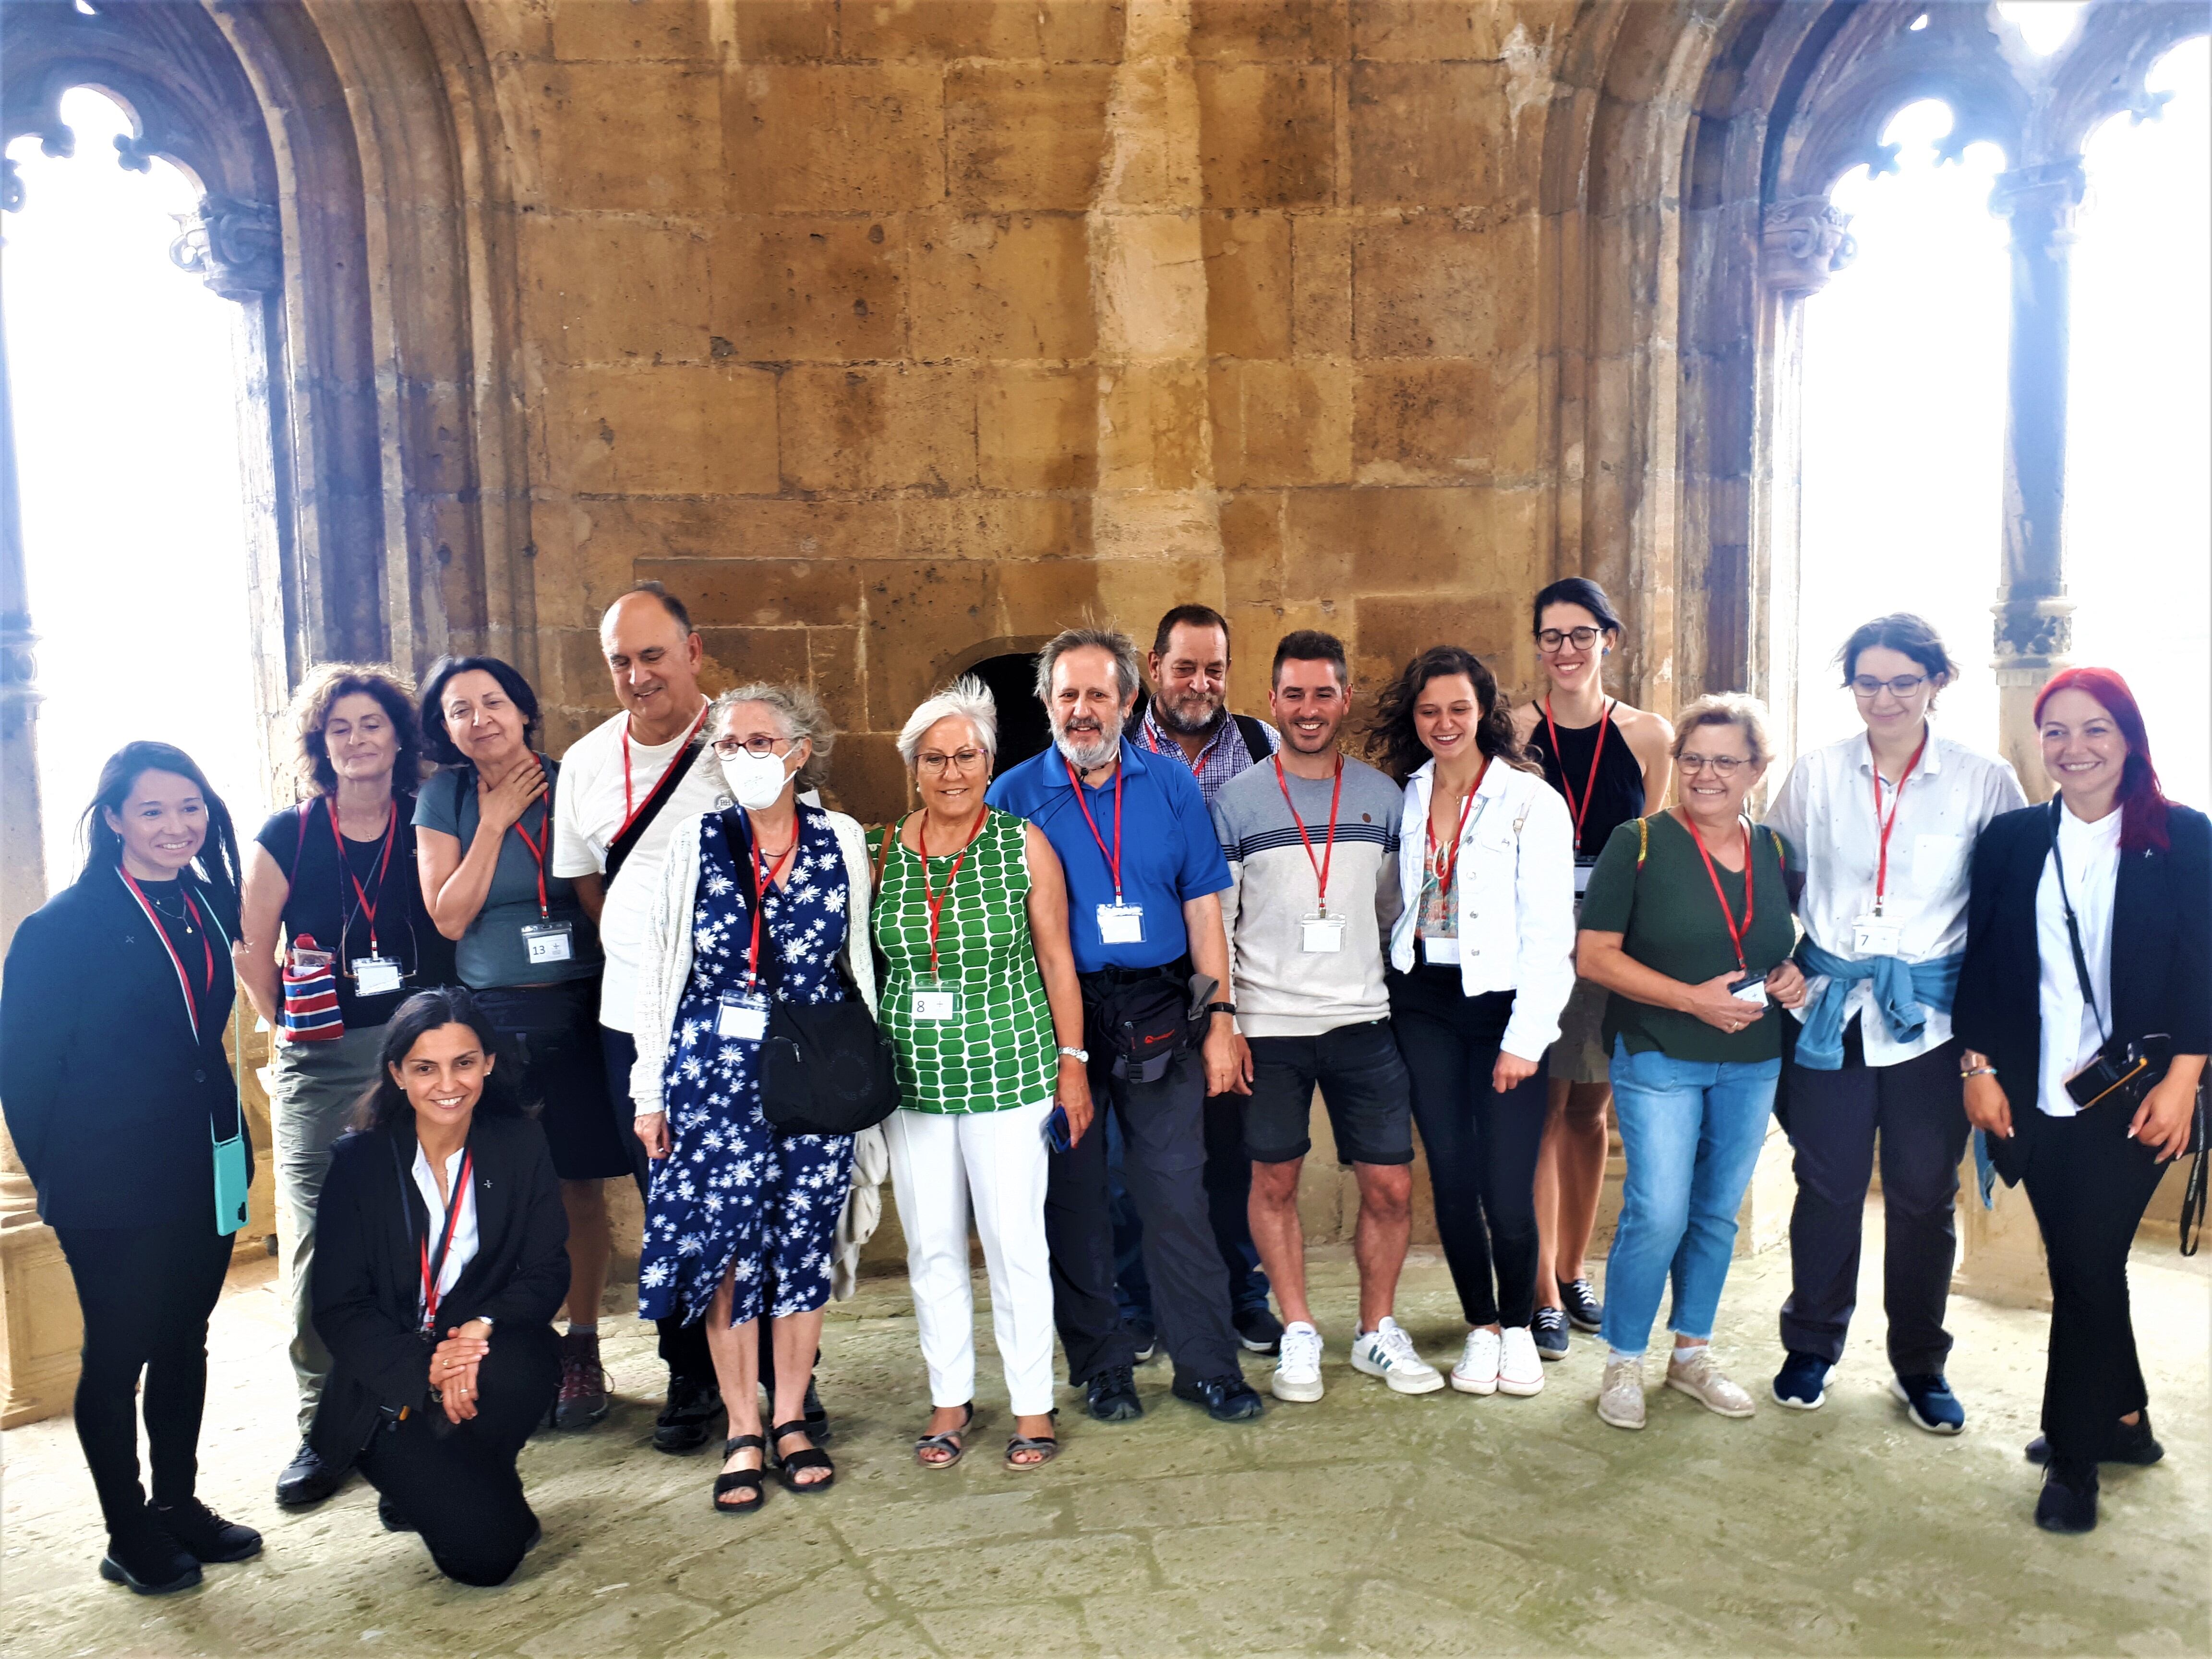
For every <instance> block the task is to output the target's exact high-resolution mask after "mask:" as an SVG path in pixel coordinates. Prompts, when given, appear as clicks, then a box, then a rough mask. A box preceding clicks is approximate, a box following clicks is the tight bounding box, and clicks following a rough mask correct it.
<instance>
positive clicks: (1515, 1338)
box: [1498, 1325, 1544, 1396]
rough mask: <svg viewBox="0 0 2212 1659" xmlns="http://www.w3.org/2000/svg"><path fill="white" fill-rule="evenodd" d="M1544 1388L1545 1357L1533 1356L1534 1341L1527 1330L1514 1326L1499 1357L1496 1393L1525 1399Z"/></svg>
mask: <svg viewBox="0 0 2212 1659" xmlns="http://www.w3.org/2000/svg"><path fill="white" fill-rule="evenodd" d="M1543 1387H1544V1357H1543V1355H1541V1354H1540V1353H1538V1352H1536V1339H1535V1337H1534V1335H1532V1334H1530V1332H1529V1330H1528V1327H1527V1326H1525V1325H1516V1326H1513V1327H1512V1328H1510V1329H1508V1330H1507V1331H1506V1333H1505V1339H1504V1346H1503V1348H1502V1349H1501V1351H1500V1352H1499V1354H1498V1393H1500V1394H1514V1395H1523V1396H1526V1395H1532V1394H1537V1393H1540V1392H1541V1391H1542V1389H1543Z"/></svg>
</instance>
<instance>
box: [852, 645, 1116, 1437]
mask: <svg viewBox="0 0 2212 1659" xmlns="http://www.w3.org/2000/svg"><path fill="white" fill-rule="evenodd" d="M998 735H999V718H998V706H997V704H996V703H995V702H994V700H993V699H992V696H991V693H990V691H989V690H988V689H987V687H986V686H985V685H984V684H982V682H981V681H980V680H975V679H963V680H960V681H958V682H957V684H953V685H951V686H950V687H948V688H946V689H945V690H943V691H940V692H939V693H938V694H937V695H936V696H933V697H932V698H930V699H929V701H928V702H925V703H923V704H922V705H921V708H917V709H915V711H914V714H912V715H911V716H910V717H909V718H908V720H907V723H906V726H905V729H904V730H903V731H902V732H900V733H899V740H898V746H899V754H900V756H901V757H902V758H903V759H904V760H905V762H906V763H907V769H908V772H909V773H910V774H911V775H912V776H913V778H914V781H915V788H916V789H917V790H918V791H919V792H920V793H921V811H919V812H915V813H913V814H911V815H910V816H908V817H907V818H906V819H905V820H904V821H903V822H902V823H899V824H897V825H896V826H894V828H893V829H887V830H884V831H882V832H880V833H879V835H878V838H877V842H876V856H875V865H876V869H877V871H878V878H877V879H878V886H879V889H880V891H879V893H878V897H877V900H876V903H875V908H874V916H873V921H874V929H875V936H876V943H877V944H878V945H880V946H881V947H882V948H883V952H884V957H885V958H886V960H887V961H888V962H889V963H890V975H889V977H888V979H887V981H886V982H885V984H884V995H883V1003H882V1010H881V1019H882V1024H883V1030H884V1035H885V1036H888V1037H889V1038H890V1041H891V1045H892V1047H893V1048H894V1050H895V1051H896V1054H897V1056H898V1073H899V1094H900V1097H901V1099H902V1102H903V1104H902V1106H901V1108H900V1109H899V1110H897V1111H896V1112H894V1113H892V1114H891V1115H890V1118H889V1119H887V1120H886V1121H884V1143H885V1145H886V1146H888V1147H889V1148H890V1159H891V1180H892V1182H894V1183H895V1185H896V1191H897V1193H898V1207H899V1220H900V1222H901V1224H902V1225H903V1227H904V1229H905V1231H906V1243H907V1258H906V1259H907V1278H908V1283H909V1285H910V1286H911V1288H912V1289H913V1291H914V1312H915V1323H916V1325H917V1326H919V1327H920V1328H921V1353H922V1358H923V1360H924V1362H925V1363H926V1364H927V1366H928V1369H929V1398H930V1404H931V1405H932V1406H933V1407H934V1408H935V1409H934V1410H933V1411H932V1413H930V1419H929V1424H928V1426H927V1429H926V1430H924V1431H923V1433H922V1435H921V1437H920V1438H919V1439H918V1440H916V1441H915V1449H914V1455H915V1461H916V1462H919V1463H921V1465H922V1467H923V1468H951V1466H952V1465H953V1464H955V1463H957V1462H959V1461H960V1458H961V1455H962V1454H963V1449H964V1447H963V1439H962V1437H963V1434H964V1433H965V1431H966V1430H967V1428H968V1425H969V1420H970V1419H972V1418H973V1417H974V1415H975V1401H974V1395H975V1298H974V1296H973V1293H972V1291H970V1289H969V1276H968V1219H969V1212H970V1210H971V1209H972V1210H973V1212H974V1215H975V1231H976V1235H977V1237H980V1238H981V1241H982V1244H983V1262H984V1266H985V1267H986V1268H987V1271H988V1273H989V1274H990V1280H991V1324H992V1328H993V1330H994V1333H995V1334H996V1335H997V1337H998V1340H999V1355H1000V1360H1001V1361H1002V1363H1003V1364H1004V1365H1005V1367H1006V1392H1007V1395H1008V1396H1009V1398H1010V1401H1011V1403H1012V1407H1013V1412H1014V1436H1013V1437H1012V1439H1011V1440H1010V1441H1009V1442H1008V1443H1007V1446H1006V1467H1007V1468H1010V1469H1030V1468H1039V1467H1041V1466H1042V1465H1043V1464H1045V1463H1048V1462H1051V1461H1052V1459H1053V1457H1054V1455H1055V1454H1056V1453H1057V1452H1058V1451H1059V1449H1060V1447H1059V1443H1058V1442H1057V1441H1056V1440H1055V1439H1054V1437H1053V1432H1052V1386H1053V1377H1052V1335H1053V1325H1052V1274H1051V1267H1050V1261H1051V1254H1050V1251H1049V1249H1048V1247H1047V1245H1046V1242H1045V1231H1044V1199H1045V1182H1046V1175H1047V1170H1048V1162H1047V1160H1048V1155H1049V1152H1050V1148H1051V1141H1050V1139H1049V1137H1050V1136H1051V1134H1052V1133H1054V1131H1055V1130H1058V1129H1060V1127H1062V1126H1061V1125H1060V1124H1059V1123H1057V1122H1054V1121H1052V1120H1053V1119H1054V1113H1055V1108H1057V1109H1058V1111H1059V1112H1060V1114H1061V1115H1064V1118H1065V1126H1064V1127H1065V1144H1067V1145H1073V1143H1074V1142H1075V1141H1076V1140H1078V1139H1081V1138H1082V1135H1083V1132H1084V1130H1085V1128H1086V1127H1088V1126H1089V1124H1090V1121H1091V1085H1090V1081H1089V1078H1088V1074H1087V1072H1086V1070H1085V1055H1084V1053H1083V1046H1082V1045H1083V994H1082V990H1081V988H1080V987H1079V986H1078V984H1077V983H1076V978H1075V957H1074V952H1073V949H1072V947H1071V946H1070V945H1069V943H1068V935H1067V891H1066V884H1065V882H1064V880H1063V878H1062V877H1061V874H1060V860H1059V858H1058V857H1057V856H1056V855H1055V854H1054V852H1053V850H1052V843H1051V842H1048V841H1047V840H1046V839H1045V837H1044V832H1043V831H1042V830H1041V829H1036V827H1034V826H1033V825H1030V824H1027V823H1024V822H1023V821H1022V820H1021V819H1019V818H1018V817H1013V816H1012V814H1010V813H1006V812H1000V811H994V810H993V809H992V808H990V807H988V806H987V805H984V801H983V791H984V788H985V787H986V786H987V784H989V782H990V781H991V765H992V762H993V760H994V758H995V757H996V755H997V752H998ZM1055 1049H1057V1052H1055Z"/></svg>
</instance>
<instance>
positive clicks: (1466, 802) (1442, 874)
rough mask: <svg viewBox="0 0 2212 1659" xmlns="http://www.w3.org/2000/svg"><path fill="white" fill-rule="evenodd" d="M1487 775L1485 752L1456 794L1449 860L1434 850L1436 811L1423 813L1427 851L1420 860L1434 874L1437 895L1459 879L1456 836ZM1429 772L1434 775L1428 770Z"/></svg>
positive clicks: (1460, 833) (1461, 831)
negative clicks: (1462, 791) (1455, 821)
mask: <svg viewBox="0 0 2212 1659" xmlns="http://www.w3.org/2000/svg"><path fill="white" fill-rule="evenodd" d="M1488 775H1490V757H1489V756H1487V755H1485V756H1484V757H1482V769H1481V770H1480V772H1477V773H1476V774H1475V775H1474V782H1473V783H1470V784H1469V785H1468V787H1467V793H1465V794H1464V795H1462V796H1461V797H1460V802H1459V828H1458V829H1455V830H1453V831H1452V840H1451V858H1450V860H1449V861H1447V860H1445V858H1444V855H1443V854H1442V853H1440V852H1438V851H1437V815H1436V813H1435V812H1434V811H1431V812H1428V813H1426V814H1425V815H1424V817H1423V821H1422V824H1421V831H1422V834H1423V835H1424V836H1426V837H1427V852H1426V854H1425V857H1424V859H1423V862H1424V863H1425V864H1426V865H1427V866H1428V868H1429V870H1430V872H1431V873H1432V874H1433V875H1434V876H1435V877H1436V878H1437V893H1438V894H1439V895H1442V894H1445V893H1449V892H1450V891H1451V890H1452V884H1453V883H1454V882H1455V881H1457V880H1458V879H1459V842H1460V837H1461V836H1464V835H1465V834H1467V815H1468V813H1469V812H1471V811H1474V796H1475V792H1476V791H1477V790H1479V789H1480V788H1481V787H1482V781H1483V779H1484V778H1486V777H1487V776H1488ZM1431 776H1433V774H1431Z"/></svg>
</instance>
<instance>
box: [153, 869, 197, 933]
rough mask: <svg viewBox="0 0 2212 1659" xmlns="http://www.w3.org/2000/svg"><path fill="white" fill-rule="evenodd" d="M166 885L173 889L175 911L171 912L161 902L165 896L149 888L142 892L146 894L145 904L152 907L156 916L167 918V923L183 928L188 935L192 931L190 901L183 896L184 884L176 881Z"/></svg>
mask: <svg viewBox="0 0 2212 1659" xmlns="http://www.w3.org/2000/svg"><path fill="white" fill-rule="evenodd" d="M167 885H169V886H170V887H171V888H172V889H173V890H174V891H175V893H176V897H177V908H175V909H173V910H172V909H171V908H169V907H168V906H167V905H166V904H164V903H162V902H161V900H162V898H163V897H164V895H163V894H162V893H161V892H160V891H159V890H157V889H156V888H153V887H149V888H146V889H144V890H143V891H144V892H145V894H146V902H148V903H149V904H150V905H152V906H153V907H154V909H155V913H156V914H157V915H161V916H163V917H165V918H167V920H168V921H173V922H176V923H177V924H178V925H179V926H180V927H183V928H184V930H185V933H191V931H192V922H191V900H190V899H189V898H187V897H185V884H184V883H182V882H181V881H177V882H171V883H169V884H167Z"/></svg>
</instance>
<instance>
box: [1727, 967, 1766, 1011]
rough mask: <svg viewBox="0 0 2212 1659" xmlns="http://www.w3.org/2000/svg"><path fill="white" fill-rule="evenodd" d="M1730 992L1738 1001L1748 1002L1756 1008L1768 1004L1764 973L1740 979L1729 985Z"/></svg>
mask: <svg viewBox="0 0 2212 1659" xmlns="http://www.w3.org/2000/svg"><path fill="white" fill-rule="evenodd" d="M1729 995H1730V996H1732V997H1734V998H1735V1000H1737V1001H1738V1002H1747V1003H1749V1004H1750V1005H1751V1006H1753V1007H1754V1008H1764V1007H1765V1006H1766V981H1765V978H1764V977H1763V976H1762V975H1757V974H1754V975H1752V976H1751V977H1750V978H1748V979H1740V980H1738V981H1736V982H1735V984H1733V985H1731V986H1729Z"/></svg>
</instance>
